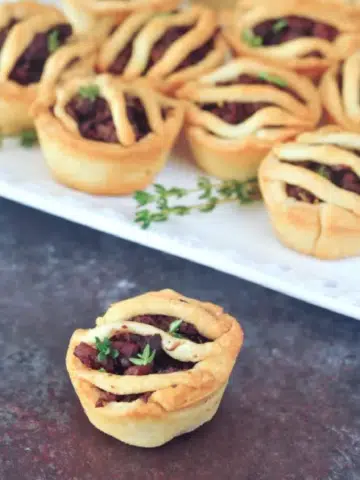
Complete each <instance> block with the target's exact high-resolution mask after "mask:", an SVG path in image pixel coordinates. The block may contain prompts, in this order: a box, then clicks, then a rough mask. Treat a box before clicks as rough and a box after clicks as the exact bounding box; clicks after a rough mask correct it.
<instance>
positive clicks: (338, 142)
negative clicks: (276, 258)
mask: <svg viewBox="0 0 360 480" xmlns="http://www.w3.org/2000/svg"><path fill="white" fill-rule="evenodd" d="M259 182H260V188H261V192H262V195H263V198H264V201H265V205H266V207H267V210H268V212H269V215H270V219H271V223H272V225H273V227H274V230H275V232H276V233H277V235H278V237H279V239H280V240H281V241H282V242H283V243H284V244H285V245H287V246H288V247H290V248H292V249H294V250H297V251H299V252H302V253H305V254H308V255H313V256H315V257H318V258H323V259H337V258H343V257H348V256H356V255H359V254H360V135H359V134H357V133H350V132H346V131H344V130H341V129H340V128H339V127H336V126H327V127H323V128H321V129H319V130H317V131H315V132H312V133H304V134H302V135H300V136H299V138H298V139H297V141H296V142H293V143H285V144H283V145H280V146H277V147H275V148H274V150H273V151H272V152H271V153H270V154H269V155H268V156H267V157H266V159H265V160H264V162H263V163H262V165H261V167H260V171H259Z"/></svg>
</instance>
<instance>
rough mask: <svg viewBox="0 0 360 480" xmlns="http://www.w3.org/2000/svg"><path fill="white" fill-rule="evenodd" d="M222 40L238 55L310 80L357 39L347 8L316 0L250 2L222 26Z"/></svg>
mask: <svg viewBox="0 0 360 480" xmlns="http://www.w3.org/2000/svg"><path fill="white" fill-rule="evenodd" d="M240 7H241V4H240ZM225 37H226V38H227V40H228V41H229V43H230V45H231V47H232V48H233V50H234V51H235V52H236V53H237V54H239V55H251V56H255V57H258V58H268V59H269V60H271V61H272V62H276V63H278V64H281V65H284V66H287V67H289V68H291V69H295V70H297V71H299V72H302V73H305V74H309V75H310V76H314V77H317V76H319V75H320V74H321V73H322V72H323V71H325V70H326V69H327V67H328V66H329V65H333V64H335V63H336V62H337V61H339V60H340V59H343V58H346V57H347V56H348V55H349V54H351V53H352V52H353V51H354V49H355V48H356V47H357V46H358V45H359V41H360V36H359V33H358V22H357V21H356V18H353V16H352V15H351V11H350V10H349V9H348V8H347V7H345V6H344V7H342V6H341V5H340V4H339V3H334V2H322V1H319V0H315V1H313V0H290V1H287V2H277V3H276V4H273V3H266V2H261V1H260V2H257V1H254V2H250V4H249V5H245V6H244V5H243V6H242V8H239V10H238V14H237V16H236V20H235V21H233V22H232V23H228V24H227V25H226V26H225Z"/></svg>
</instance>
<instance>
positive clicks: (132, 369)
mask: <svg viewBox="0 0 360 480" xmlns="http://www.w3.org/2000/svg"><path fill="white" fill-rule="evenodd" d="M109 342H110V343H109V346H110V351H111V352H113V351H117V352H118V353H117V354H116V355H111V354H109V355H107V356H106V358H104V359H103V358H101V359H100V360H99V357H98V354H99V351H98V350H97V348H96V347H95V346H92V345H89V344H87V343H84V342H81V343H80V344H79V345H78V346H77V347H76V348H75V350H74V355H75V356H76V357H77V358H78V359H79V360H80V361H81V362H82V363H83V364H84V365H86V366H87V367H88V368H91V369H92V370H100V369H103V370H105V372H108V373H113V374H116V375H136V376H139V375H149V374H153V373H158V374H160V373H173V372H178V371H181V370H190V369H191V368H192V367H193V366H194V363H192V362H180V361H178V360H175V359H174V358H172V357H170V356H169V355H168V354H167V353H166V352H165V351H164V350H163V349H162V345H161V336H160V335H146V336H141V335H137V334H135V333H119V334H116V335H114V336H112V337H111V338H110V339H109ZM147 345H148V346H149V347H147ZM145 347H147V348H150V351H151V352H152V353H153V352H155V355H154V358H153V359H152V361H150V362H149V363H147V364H144V365H137V364H135V363H134V362H133V361H132V359H136V358H137V357H138V356H139V354H140V355H141V353H142V352H144V349H145Z"/></svg>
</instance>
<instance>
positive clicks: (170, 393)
mask: <svg viewBox="0 0 360 480" xmlns="http://www.w3.org/2000/svg"><path fill="white" fill-rule="evenodd" d="M151 313H152V314H158V315H175V316H177V317H179V318H182V319H184V320H185V321H188V322H190V323H192V324H193V325H195V326H196V328H197V329H198V330H199V332H200V333H202V334H204V335H206V336H207V338H209V339H212V341H210V342H208V343H205V344H201V345H199V344H195V343H193V342H192V341H190V340H187V339H185V338H181V339H180V338H174V337H173V336H171V335H170V334H169V333H167V332H164V331H162V330H160V329H158V328H156V327H153V326H150V325H144V324H141V323H137V322H133V321H128V320H129V319H130V318H132V317H133V316H134V315H141V314H151ZM97 323H98V326H97V327H96V328H94V329H92V330H77V331H76V332H75V333H74V334H73V336H72V338H71V340H70V345H69V349H68V352H67V356H66V366H67V370H68V372H69V375H70V379H71V381H72V383H73V386H74V388H75V390H76V393H77V395H78V397H79V399H80V402H81V404H82V406H83V408H84V410H85V413H86V415H87V416H88V418H89V420H90V421H91V422H92V423H93V424H94V425H95V426H96V427H97V428H99V429H100V430H102V431H103V432H105V433H107V434H109V435H112V436H113V437H115V438H117V439H119V440H122V441H123V442H126V443H129V444H132V445H137V446H141V447H155V446H159V445H162V444H164V443H166V442H168V441H170V440H171V439H172V438H174V437H175V436H178V435H181V434H183V433H186V432H190V431H192V430H194V429H195V428H197V427H199V426H200V425H202V424H203V423H205V422H207V421H209V420H210V419H211V418H212V417H213V416H214V414H215V413H216V410H217V408H218V406H219V403H220V401H221V398H222V395H223V392H224V390H225V387H226V384H227V382H228V379H229V376H230V374H231V370H232V368H233V365H234V363H235V360H236V357H237V355H238V353H239V350H240V348H241V345H242V341H243V332H242V330H241V327H240V325H239V324H238V323H237V321H236V320H235V319H234V318H233V317H231V316H230V315H227V314H225V313H224V312H223V310H222V308H221V307H218V306H216V305H213V304H211V303H204V302H200V301H197V300H193V299H190V298H187V297H184V296H182V295H179V294H178V293H176V292H174V291H172V290H163V291H160V292H150V293H147V294H145V295H141V296H139V297H135V298H133V299H129V300H125V301H123V302H119V303H116V304H115V305H113V306H112V307H111V308H110V310H109V311H108V312H107V313H106V314H105V315H104V317H103V318H101V319H98V322H97ZM121 331H124V332H133V333H137V334H138V335H155V334H156V335H160V336H161V339H162V348H163V349H164V350H165V352H166V353H167V354H168V355H170V356H171V357H173V358H175V359H177V360H180V361H192V362H196V365H195V366H194V367H193V368H192V369H190V370H187V371H178V372H174V373H167V374H150V375H145V376H141V377H140V376H129V375H126V376H119V375H114V374H109V373H101V372H99V371H96V370H91V369H89V368H87V367H86V366H85V365H83V364H82V363H81V361H80V360H79V359H78V358H76V357H75V356H74V354H73V353H74V349H75V347H76V346H77V345H78V344H79V343H80V342H85V343H90V344H91V343H94V342H95V336H98V337H99V338H100V339H102V338H103V337H105V336H107V337H110V336H111V335H112V334H114V333H115V332H116V333H118V332H121ZM99 389H102V390H105V391H107V392H111V393H116V394H119V395H123V394H131V393H143V392H154V393H153V394H152V395H151V396H150V398H149V399H148V401H147V403H145V402H144V401H143V400H142V399H138V400H135V401H133V402H131V403H124V402H117V403H116V402H110V403H108V404H106V405H105V406H104V407H101V408H96V407H95V404H96V401H97V400H98V398H99V394H100V391H99Z"/></svg>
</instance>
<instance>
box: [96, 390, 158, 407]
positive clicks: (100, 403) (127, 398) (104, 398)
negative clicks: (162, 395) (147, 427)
mask: <svg viewBox="0 0 360 480" xmlns="http://www.w3.org/2000/svg"><path fill="white" fill-rule="evenodd" d="M99 391H100V394H99V398H98V400H97V402H96V404H95V407H97V408H99V407H104V406H105V405H106V404H107V403H110V402H125V403H131V402H135V400H139V399H141V400H142V401H143V402H145V403H147V401H148V400H149V397H150V396H151V395H152V394H153V392H145V393H133V394H130V395H117V394H116V393H111V392H106V391H105V390H101V389H99Z"/></svg>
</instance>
